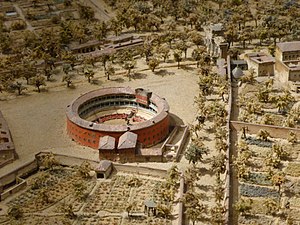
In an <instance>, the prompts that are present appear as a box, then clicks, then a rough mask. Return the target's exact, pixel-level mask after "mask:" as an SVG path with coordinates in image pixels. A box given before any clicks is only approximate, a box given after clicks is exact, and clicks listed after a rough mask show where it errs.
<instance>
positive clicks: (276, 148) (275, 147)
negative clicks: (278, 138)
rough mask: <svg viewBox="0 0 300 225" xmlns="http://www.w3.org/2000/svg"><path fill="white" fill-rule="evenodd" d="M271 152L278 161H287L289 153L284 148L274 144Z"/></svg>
mask: <svg viewBox="0 0 300 225" xmlns="http://www.w3.org/2000/svg"><path fill="white" fill-rule="evenodd" d="M272 151H273V152H274V153H275V154H276V156H277V157H278V158H279V159H287V158H288V157H289V155H290V154H289V153H288V152H287V151H286V150H285V149H284V147H283V146H282V145H281V144H280V143H278V142H276V143H274V144H273V145H272Z"/></svg>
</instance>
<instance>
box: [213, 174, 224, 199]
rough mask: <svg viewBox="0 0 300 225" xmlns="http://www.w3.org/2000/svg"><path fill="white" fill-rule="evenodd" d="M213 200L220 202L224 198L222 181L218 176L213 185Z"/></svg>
mask: <svg viewBox="0 0 300 225" xmlns="http://www.w3.org/2000/svg"><path fill="white" fill-rule="evenodd" d="M214 194H215V200H216V202H217V203H221V201H222V200H223V198H224V183H223V182H222V180H221V178H220V176H217V177H216V183H215V185H214Z"/></svg>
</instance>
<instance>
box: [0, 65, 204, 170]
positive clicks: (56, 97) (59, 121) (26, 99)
mask: <svg viewBox="0 0 300 225" xmlns="http://www.w3.org/2000/svg"><path fill="white" fill-rule="evenodd" d="M193 67H195V66H193ZM167 71H168V73H167V75H156V74H153V73H152V72H151V71H148V70H147V71H143V75H144V76H143V77H144V78H143V77H142V78H138V79H132V80H131V81H128V79H127V78H124V79H123V78H122V76H118V77H115V79H112V80H111V81H107V80H106V77H105V76H104V74H103V71H100V72H98V73H97V74H96V77H98V78H99V84H100V85H91V84H89V83H87V81H86V80H82V81H81V82H79V83H76V88H75V89H67V88H66V87H65V86H62V84H61V83H60V81H61V80H60V77H57V78H56V77H55V76H54V79H57V82H54V83H53V86H51V84H49V85H48V87H47V91H45V92H42V93H40V94H38V93H36V92H29V93H28V94H27V95H29V96H19V97H12V98H13V99H11V100H9V101H0V108H1V111H2V113H3V115H4V117H5V118H6V120H7V122H8V124H9V126H10V129H11V132H12V136H13V139H14V143H15V146H16V150H17V154H18V156H19V159H18V160H17V161H16V162H15V163H13V164H10V165H7V166H6V167H4V168H1V169H0V176H1V175H3V174H5V172H6V171H7V170H11V169H12V168H16V167H17V165H18V164H23V163H25V162H26V161H27V160H29V159H31V158H32V157H34V154H35V153H37V152H40V151H53V152H58V153H63V154H68V155H74V156H79V157H80V156H81V157H86V158H90V159H96V158H97V156H98V151H95V150H93V149H90V148H87V147H83V146H79V145H77V144H76V143H75V142H72V141H71V140H70V138H68V136H67V133H66V116H65V112H66V107H67V105H68V104H70V102H72V100H74V99H75V98H77V97H78V96H79V95H80V94H84V93H86V92H88V91H91V90H94V89H98V88H101V87H114V86H124V87H126V86H130V87H132V88H139V87H143V88H147V89H150V90H151V91H153V92H154V93H156V94H158V95H159V96H161V97H164V98H166V100H167V101H168V103H169V105H170V113H171V114H173V115H175V116H174V118H175V120H177V121H178V122H179V123H180V122H181V123H182V122H184V123H186V124H187V123H191V122H192V121H193V120H194V118H195V115H196V111H195V107H194V106H193V101H194V97H195V94H196V93H197V92H198V90H197V89H198V85H197V76H196V75H195V74H196V71H195V70H192V71H191V70H184V69H177V68H174V67H172V68H167ZM56 76H58V75H56ZM118 78H121V79H118ZM114 80H115V81H114ZM120 81H122V82H121V83H120ZM181 119H182V121H181Z"/></svg>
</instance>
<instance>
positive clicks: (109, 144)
mask: <svg viewBox="0 0 300 225" xmlns="http://www.w3.org/2000/svg"><path fill="white" fill-rule="evenodd" d="M115 143H116V139H115V138H114V137H111V136H104V137H101V138H100V140H99V147H98V149H99V150H114V149H115V145H116V144H115Z"/></svg>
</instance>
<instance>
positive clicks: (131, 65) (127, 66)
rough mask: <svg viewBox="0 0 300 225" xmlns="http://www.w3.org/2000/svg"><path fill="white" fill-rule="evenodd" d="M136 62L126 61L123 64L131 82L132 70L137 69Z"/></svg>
mask: <svg viewBox="0 0 300 225" xmlns="http://www.w3.org/2000/svg"><path fill="white" fill-rule="evenodd" d="M135 64H136V61H135V60H131V61H125V62H124V64H123V68H124V69H125V70H127V73H126V76H128V79H129V81H131V70H132V69H133V68H134V67H135Z"/></svg>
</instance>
